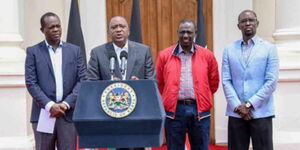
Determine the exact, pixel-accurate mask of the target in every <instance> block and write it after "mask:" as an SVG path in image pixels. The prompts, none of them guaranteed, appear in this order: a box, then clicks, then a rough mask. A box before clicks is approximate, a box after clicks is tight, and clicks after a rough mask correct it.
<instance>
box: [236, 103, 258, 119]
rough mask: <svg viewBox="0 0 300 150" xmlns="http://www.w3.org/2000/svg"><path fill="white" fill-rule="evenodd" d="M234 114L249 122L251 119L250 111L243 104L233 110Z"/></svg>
mask: <svg viewBox="0 0 300 150" xmlns="http://www.w3.org/2000/svg"><path fill="white" fill-rule="evenodd" d="M234 112H235V113H238V114H239V115H240V116H241V117H242V118H243V119H244V120H247V121H248V120H251V119H253V118H252V113H251V109H250V108H247V107H246V105H245V104H241V105H239V106H238V107H237V108H236V109H235V110H234Z"/></svg>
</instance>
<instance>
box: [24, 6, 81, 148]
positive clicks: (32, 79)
mask: <svg viewBox="0 0 300 150" xmlns="http://www.w3.org/2000/svg"><path fill="white" fill-rule="evenodd" d="M40 21H41V29H40V30H41V31H42V32H43V34H44V35H45V40H43V41H41V42H40V43H38V44H36V45H34V46H32V47H29V48H27V50H26V53H27V55H26V62H25V79H26V86H27V89H28V91H29V93H30V95H31V96H32V111H31V120H30V121H31V123H32V128H33V131H34V137H35V144H36V150H55V147H57V149H58V150H75V141H76V132H75V127H74V125H73V123H72V115H73V110H74V107H75V103H76V99H77V93H78V89H79V86H80V82H81V81H82V80H84V78H85V71H86V66H85V64H84V61H83V58H82V55H81V50H80V48H79V47H78V46H75V45H73V44H69V43H65V42H62V41H61V24H60V19H59V17H58V16H57V15H56V14H54V13H52V12H48V13H46V14H44V15H43V16H42V17H41V20H40ZM40 113H41V114H45V115H40ZM43 120H52V121H53V122H52V123H53V124H54V125H53V126H52V127H48V128H46V129H45V128H44V129H42V128H39V126H42V125H41V124H43V122H44V123H46V122H45V121H43ZM46 125H48V126H49V123H46Z"/></svg>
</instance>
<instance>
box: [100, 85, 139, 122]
mask: <svg viewBox="0 0 300 150" xmlns="http://www.w3.org/2000/svg"><path fill="white" fill-rule="evenodd" d="M135 106H136V94H135V91H134V90H133V89H132V87H130V86H129V85H128V84H126V83H120V82H119V83H113V84H111V85H109V86H107V87H106V88H105V89H104V91H103V93H102V95H101V107H102V109H103V111H104V112H105V113H106V114H107V115H109V116H111V117H113V118H123V117H126V116H128V115H129V114H130V113H132V112H133V110H134V108H135Z"/></svg>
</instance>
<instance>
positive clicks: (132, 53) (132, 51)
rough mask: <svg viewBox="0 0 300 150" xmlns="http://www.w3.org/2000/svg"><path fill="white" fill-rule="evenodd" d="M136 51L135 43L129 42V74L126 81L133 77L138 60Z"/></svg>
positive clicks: (127, 73)
mask: <svg viewBox="0 0 300 150" xmlns="http://www.w3.org/2000/svg"><path fill="white" fill-rule="evenodd" d="M135 51H136V49H135V45H134V43H132V42H131V41H128V58H127V72H126V79H127V80H128V79H129V78H130V77H131V73H132V69H133V66H134V64H135V60H136V52H135Z"/></svg>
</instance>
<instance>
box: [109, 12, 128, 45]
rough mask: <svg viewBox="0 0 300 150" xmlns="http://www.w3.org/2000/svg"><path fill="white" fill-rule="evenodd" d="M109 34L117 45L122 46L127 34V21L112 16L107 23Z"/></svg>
mask: <svg viewBox="0 0 300 150" xmlns="http://www.w3.org/2000/svg"><path fill="white" fill-rule="evenodd" d="M109 34H110V36H111V37H112V41H113V42H114V43H115V44H116V45H117V46H118V47H121V48H122V47H124V46H125V44H126V41H127V39H128V36H129V29H128V23H127V21H126V20H125V19H124V18H123V17H120V16H117V17H114V18H112V19H111V21H110V24H109Z"/></svg>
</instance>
